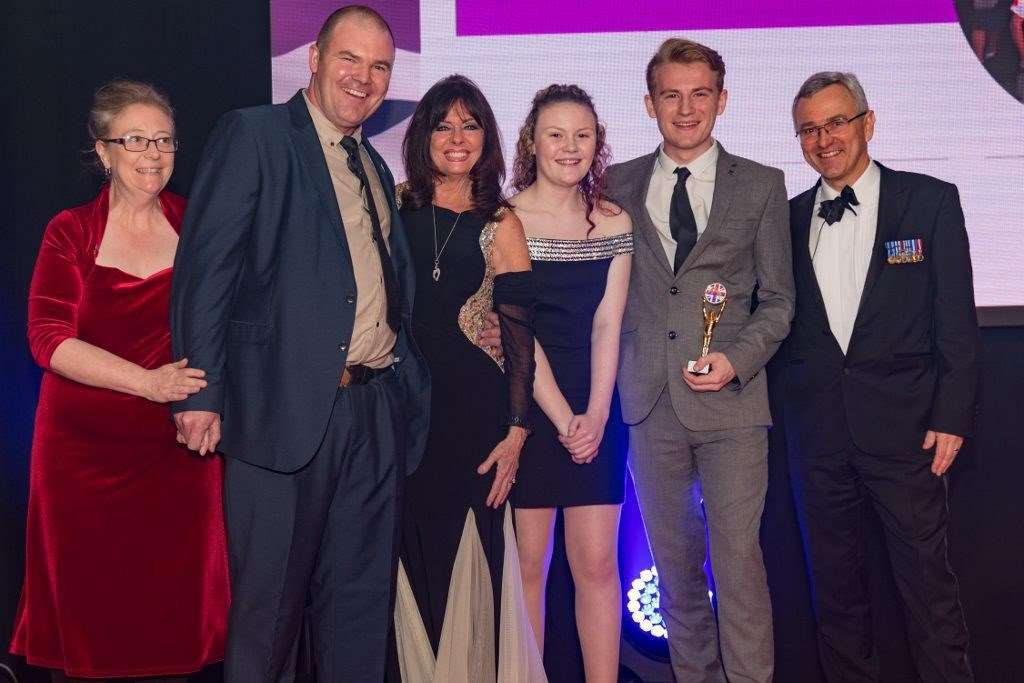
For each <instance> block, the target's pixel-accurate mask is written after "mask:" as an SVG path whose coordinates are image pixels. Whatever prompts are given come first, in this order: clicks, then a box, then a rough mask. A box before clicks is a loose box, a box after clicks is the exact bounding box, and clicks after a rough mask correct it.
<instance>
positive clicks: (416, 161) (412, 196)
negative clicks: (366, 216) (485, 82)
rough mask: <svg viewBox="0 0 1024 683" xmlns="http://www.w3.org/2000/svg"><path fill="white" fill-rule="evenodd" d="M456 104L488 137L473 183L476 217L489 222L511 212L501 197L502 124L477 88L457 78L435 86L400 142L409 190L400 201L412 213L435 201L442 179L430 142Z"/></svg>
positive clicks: (503, 167) (420, 105) (469, 81)
mask: <svg viewBox="0 0 1024 683" xmlns="http://www.w3.org/2000/svg"><path fill="white" fill-rule="evenodd" d="M456 104H462V106H463V107H465V109H466V111H467V112H468V113H469V115H470V116H472V117H473V118H474V119H476V122H477V123H479V124H480V127H481V128H482V129H483V132H484V147H483V150H482V152H481V154H480V160H479V161H477V162H476V165H475V166H473V170H472V171H470V173H469V177H470V180H471V181H472V195H473V210H472V213H473V214H474V215H477V216H479V217H480V218H483V219H484V220H491V219H492V218H493V217H494V215H495V213H496V212H497V211H498V209H499V208H501V207H504V206H507V204H506V202H505V196H504V194H502V191H501V183H502V181H503V180H504V179H505V158H504V157H503V156H502V154H501V134H500V132H499V131H498V122H497V121H496V120H495V118H494V112H493V111H492V110H491V105H490V104H489V103H488V102H487V98H486V97H484V94H483V93H482V92H480V88H478V87H477V85H476V83H474V82H473V81H471V80H470V79H468V78H466V77H465V76H460V75H458V74H454V75H451V76H447V77H446V78H442V79H441V80H439V81H438V82H437V83H435V84H434V85H432V86H431V87H430V89H429V90H427V92H426V93H425V94H424V95H423V99H421V100H420V101H419V104H417V105H416V110H415V111H414V112H413V114H412V120H411V121H410V122H409V128H408V129H406V131H405V138H404V139H403V140H402V158H403V161H405V175H406V177H407V178H408V179H409V184H408V185H407V186H406V189H405V191H404V193H403V195H402V203H403V204H406V205H408V206H410V207H411V208H413V209H419V208H421V207H424V206H429V205H430V203H431V202H432V201H433V200H434V184H435V183H436V182H437V181H438V179H439V178H440V173H438V170H437V168H435V167H434V162H433V161H431V160H430V136H431V135H432V134H433V132H434V128H436V127H437V124H438V123H440V122H441V120H442V119H444V117H445V116H447V115H448V111H449V110H450V109H451V108H452V107H454V106H455V105H456Z"/></svg>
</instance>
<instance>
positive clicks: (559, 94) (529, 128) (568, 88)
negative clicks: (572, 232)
mask: <svg viewBox="0 0 1024 683" xmlns="http://www.w3.org/2000/svg"><path fill="white" fill-rule="evenodd" d="M562 102H569V103H572V104H578V105H581V106H583V107H586V108H587V109H589V110H590V113H591V114H593V115H594V141H595V143H596V144H595V149H594V161H593V163H591V164H590V169H589V170H588V171H587V175H585V176H583V178H582V179H581V180H580V182H579V186H578V187H579V190H580V194H581V195H582V196H583V203H584V204H585V205H586V207H587V223H590V228H591V230H592V229H594V228H595V227H597V226H596V225H595V223H594V220H593V219H592V218H591V217H590V214H591V213H593V211H594V209H595V208H596V209H598V210H599V211H601V212H602V213H606V214H608V215H615V214H616V213H617V212H615V211H614V210H612V209H611V208H609V207H607V206H603V205H602V202H603V200H605V199H606V198H605V196H604V189H605V185H606V183H607V178H606V176H605V172H606V171H607V169H608V162H609V161H610V160H611V156H612V151H611V149H610V148H609V147H608V145H607V144H606V142H605V131H604V126H603V125H602V124H601V122H600V121H599V120H598V118H597V109H595V108H594V100H592V99H591V97H590V95H588V94H587V91H586V90H584V89H583V88H581V87H579V86H578V85H561V84H557V83H556V84H553V85H549V86H548V87H546V88H544V89H543V90H540V91H538V92H537V94H536V95H534V96H533V105H532V106H531V107H530V113H529V114H527V115H526V120H525V121H523V125H522V127H521V128H520V129H519V140H518V141H517V142H516V158H515V161H514V162H513V165H512V187H513V188H514V189H515V190H516V192H522V191H523V190H525V189H526V188H528V187H529V186H530V185H533V184H534V183H535V182H537V157H536V155H534V154H533V153H532V152H531V151H530V145H532V144H533V141H534V135H535V134H536V132H537V118H538V117H539V116H540V112H541V110H542V109H544V107H547V106H549V105H552V104H560V103H562Z"/></svg>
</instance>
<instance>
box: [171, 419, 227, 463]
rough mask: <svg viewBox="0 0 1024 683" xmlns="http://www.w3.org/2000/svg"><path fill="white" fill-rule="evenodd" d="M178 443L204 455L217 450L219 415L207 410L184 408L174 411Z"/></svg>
mask: <svg viewBox="0 0 1024 683" xmlns="http://www.w3.org/2000/svg"><path fill="white" fill-rule="evenodd" d="M174 424H175V426H176V427H177V428H178V443H181V444H185V446H187V447H188V449H189V450H192V451H198V453H199V455H206V454H207V453H213V452H214V451H215V450H217V444H218V443H220V415H219V414H218V413H214V412H211V411H209V410H186V411H183V412H180V413H175V415H174Z"/></svg>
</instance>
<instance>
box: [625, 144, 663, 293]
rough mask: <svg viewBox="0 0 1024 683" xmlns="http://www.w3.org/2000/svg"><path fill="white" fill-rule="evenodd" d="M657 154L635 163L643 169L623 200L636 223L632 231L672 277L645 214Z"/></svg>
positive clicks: (658, 241) (654, 231)
mask: <svg viewBox="0 0 1024 683" xmlns="http://www.w3.org/2000/svg"><path fill="white" fill-rule="evenodd" d="M657 154H658V152H657V150H655V152H654V154H650V155H648V156H645V157H641V158H640V160H639V161H638V162H637V163H638V164H639V165H640V167H641V168H642V169H643V173H637V174H635V175H634V176H633V185H632V187H631V188H630V190H629V192H628V193H627V195H626V197H625V198H624V199H628V203H631V204H632V205H631V206H627V207H626V210H627V212H628V213H629V214H630V215H631V216H633V217H634V218H635V219H636V221H637V225H634V226H633V229H634V231H635V232H639V233H640V234H641V235H642V236H643V238H644V240H645V241H646V242H647V246H648V247H650V249H651V251H652V252H653V254H654V260H655V261H657V262H658V264H659V267H660V268H661V269H662V270H663V271H664V274H665V275H666V276H668V277H672V264H671V263H669V262H668V257H667V256H666V255H665V247H663V246H662V245H661V237H660V236H659V235H658V229H657V228H655V227H654V223H653V222H652V221H651V215H650V214H649V213H647V192H648V190H649V189H650V187H651V176H652V175H654V162H655V159H656V158H657Z"/></svg>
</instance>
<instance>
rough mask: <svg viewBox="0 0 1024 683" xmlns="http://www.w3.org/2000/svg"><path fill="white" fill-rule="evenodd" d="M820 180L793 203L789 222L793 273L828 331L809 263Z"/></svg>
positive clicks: (822, 302) (819, 294)
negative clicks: (812, 220) (808, 294)
mask: <svg viewBox="0 0 1024 683" xmlns="http://www.w3.org/2000/svg"><path fill="white" fill-rule="evenodd" d="M819 185H821V179H820V178H819V179H818V182H816V183H815V184H814V187H812V188H811V189H810V190H808V191H807V192H805V193H803V194H802V195H801V196H800V197H799V198H798V201H797V202H795V203H794V205H793V210H792V216H791V218H790V221H791V223H792V225H793V226H794V227H793V230H792V235H793V271H794V275H795V276H796V278H797V281H798V282H801V283H802V284H803V286H804V288H806V289H807V290H808V291H809V292H810V299H811V301H812V302H813V304H814V313H815V315H817V316H818V317H819V318H820V319H821V323H822V325H823V326H824V328H825V329H830V328H829V324H828V314H827V313H826V312H825V300H824V299H823V298H822V296H821V287H820V286H819V285H818V276H817V274H815V272H814V264H813V263H811V252H810V247H809V244H810V236H811V214H812V213H813V211H814V199H815V198H816V197H817V196H818V186H819Z"/></svg>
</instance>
